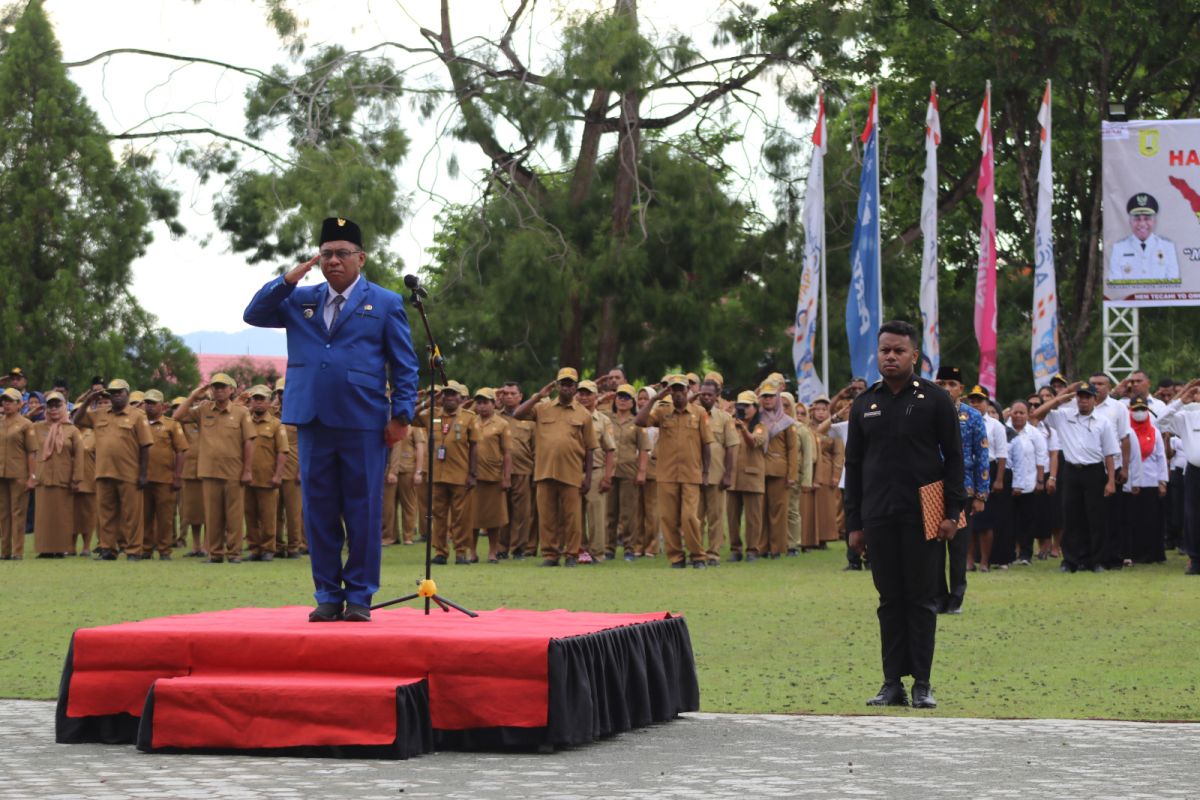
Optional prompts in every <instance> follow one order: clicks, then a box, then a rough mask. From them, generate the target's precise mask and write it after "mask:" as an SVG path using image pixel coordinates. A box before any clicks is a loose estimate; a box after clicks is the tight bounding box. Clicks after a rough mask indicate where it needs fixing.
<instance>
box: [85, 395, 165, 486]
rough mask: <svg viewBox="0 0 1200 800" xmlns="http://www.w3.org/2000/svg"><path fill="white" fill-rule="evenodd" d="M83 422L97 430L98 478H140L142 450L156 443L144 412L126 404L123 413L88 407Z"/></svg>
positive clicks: (125, 479)
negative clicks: (139, 465) (139, 467)
mask: <svg viewBox="0 0 1200 800" xmlns="http://www.w3.org/2000/svg"><path fill="white" fill-rule="evenodd" d="M79 425H80V427H90V428H92V429H93V430H94V431H95V432H96V477H97V478H115V479H116V480H119V481H136V480H137V479H138V457H139V455H140V453H141V449H142V448H143V447H149V446H150V445H152V444H154V435H153V434H152V433H151V432H150V425H149V423H147V422H146V414H145V413H144V412H142V411H139V410H138V409H136V408H132V407H130V406H125V408H124V409H123V410H122V411H121V413H119V414H118V413H115V412H114V411H113V410H112V408H96V409H88V410H87V411H85V412H84V413H83V416H82V417H81V418H80V420H79Z"/></svg>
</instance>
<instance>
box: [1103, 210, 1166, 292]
mask: <svg viewBox="0 0 1200 800" xmlns="http://www.w3.org/2000/svg"><path fill="white" fill-rule="evenodd" d="M1125 210H1126V212H1128V214H1129V228H1130V230H1131V231H1132V233H1131V234H1130V235H1129V236H1126V237H1125V238H1124V239H1122V240H1120V241H1119V242H1117V243H1116V244H1114V245H1113V249H1112V255H1111V256H1110V257H1109V262H1108V281H1109V283H1122V284H1125V283H1179V282H1180V278H1179V261H1178V260H1177V259H1176V256H1175V243H1174V242H1172V241H1171V240H1170V239H1167V238H1164V237H1162V236H1159V235H1158V234H1157V233H1155V228H1156V227H1157V226H1158V201H1157V200H1155V199H1154V195H1152V194H1147V193H1145V192H1139V193H1137V194H1135V195H1134V196H1133V197H1131V198H1129V202H1128V203H1126V204H1125Z"/></svg>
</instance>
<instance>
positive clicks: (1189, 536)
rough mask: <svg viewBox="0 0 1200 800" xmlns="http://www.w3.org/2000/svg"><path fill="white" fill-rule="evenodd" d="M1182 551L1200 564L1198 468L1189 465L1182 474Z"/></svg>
mask: <svg viewBox="0 0 1200 800" xmlns="http://www.w3.org/2000/svg"><path fill="white" fill-rule="evenodd" d="M1183 549H1184V551H1185V552H1187V554H1188V558H1190V559H1191V560H1192V561H1193V562H1195V563H1200V467H1193V466H1192V465H1190V464H1189V465H1188V468H1187V472H1185V473H1184V474H1183Z"/></svg>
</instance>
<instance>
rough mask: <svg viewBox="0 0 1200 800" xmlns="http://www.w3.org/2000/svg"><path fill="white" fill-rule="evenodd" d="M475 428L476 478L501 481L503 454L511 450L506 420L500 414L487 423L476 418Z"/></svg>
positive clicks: (502, 477) (510, 435)
mask: <svg viewBox="0 0 1200 800" xmlns="http://www.w3.org/2000/svg"><path fill="white" fill-rule="evenodd" d="M475 427H476V429H477V431H478V432H479V444H477V445H476V446H475V464H476V466H477V468H478V474H477V475H476V477H478V478H479V480H481V481H501V480H503V479H504V454H505V453H508V452H510V451H511V450H512V434H511V433H510V431H509V425H508V420H506V419H504V417H503V416H501V415H500V414H492V417H491V419H489V420H488V421H487V422H484V421H483V420H482V419H480V418H479V417H476V418H475Z"/></svg>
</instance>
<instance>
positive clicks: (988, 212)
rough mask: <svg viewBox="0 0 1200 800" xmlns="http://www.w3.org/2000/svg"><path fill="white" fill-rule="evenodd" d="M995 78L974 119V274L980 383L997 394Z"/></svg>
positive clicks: (985, 93) (993, 394) (988, 86)
mask: <svg viewBox="0 0 1200 800" xmlns="http://www.w3.org/2000/svg"><path fill="white" fill-rule="evenodd" d="M991 114H992V82H991V81H988V82H987V89H986V91H985V92H984V95H983V107H982V108H980V109H979V117H978V119H976V120H975V130H977V131H979V144H980V149H981V150H982V151H983V157H982V158H981V159H980V162H979V182H978V183H977V184H976V185H975V194H976V195H977V196H978V197H979V200H980V202H982V204H983V215H982V217H981V219H980V222H979V271H978V272H977V274H976V276H975V340H976V341H977V342H979V384H980V385H981V386H983V387H984V388H986V389H987V390H988V391H989V392H991V394H992V396H993V397H994V396H995V395H996V175H995V160H994V158H993V155H992V122H991Z"/></svg>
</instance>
